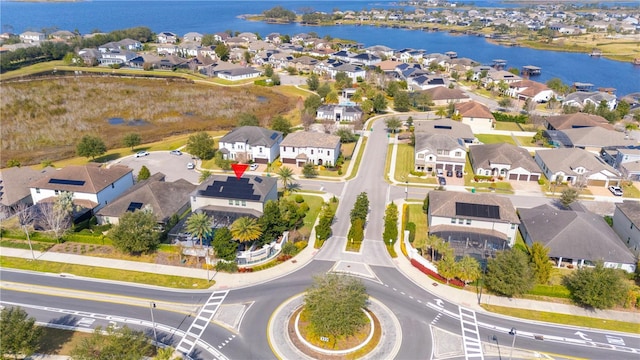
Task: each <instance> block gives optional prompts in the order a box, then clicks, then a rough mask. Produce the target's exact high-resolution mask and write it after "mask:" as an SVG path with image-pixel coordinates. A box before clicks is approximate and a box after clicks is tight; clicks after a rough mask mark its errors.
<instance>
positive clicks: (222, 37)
mask: <svg viewBox="0 0 640 360" xmlns="http://www.w3.org/2000/svg"><path fill="white" fill-rule="evenodd" d="M230 37H231V35H229V34H228V33H226V32H217V33H215V34H213V40H215V41H219V42H221V43H225V44H226V42H227V39H229V38H230Z"/></svg>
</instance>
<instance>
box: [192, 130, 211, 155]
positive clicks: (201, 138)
mask: <svg viewBox="0 0 640 360" xmlns="http://www.w3.org/2000/svg"><path fill="white" fill-rule="evenodd" d="M214 144H215V143H214V141H213V138H212V137H211V135H209V134H208V133H206V132H205V131H201V132H199V133H197V134H193V135H191V136H189V139H188V140H187V152H188V153H189V154H191V155H194V156H197V157H198V158H200V159H203V160H209V159H211V158H212V157H213V155H214V149H213V146H214Z"/></svg>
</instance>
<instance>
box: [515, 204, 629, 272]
mask: <svg viewBox="0 0 640 360" xmlns="http://www.w3.org/2000/svg"><path fill="white" fill-rule="evenodd" d="M518 213H519V215H520V222H521V224H520V232H521V233H522V237H523V239H524V241H525V242H526V243H527V245H529V246H531V245H532V244H533V243H534V242H539V243H541V244H542V245H544V246H545V247H547V248H548V249H549V257H550V258H551V259H553V260H555V261H556V263H557V265H558V267H561V266H562V265H563V264H567V263H568V264H571V265H572V266H576V267H582V266H584V265H587V266H592V265H594V263H595V262H596V261H603V262H604V266H605V267H608V268H617V269H623V270H625V271H627V272H634V271H635V268H636V258H635V256H634V255H633V254H632V253H631V251H630V250H629V249H628V248H627V247H626V246H625V244H624V243H623V242H622V240H620V238H619V237H618V235H616V233H615V232H614V230H613V229H612V228H611V227H610V226H609V225H608V224H607V223H606V221H604V218H603V217H602V216H600V215H598V214H595V213H593V212H591V211H589V210H587V209H586V208H584V207H583V206H582V205H581V204H580V203H573V204H571V209H569V210H560V209H557V208H555V207H553V206H551V205H548V204H544V205H540V206H537V207H534V208H531V209H524V208H523V209H518Z"/></svg>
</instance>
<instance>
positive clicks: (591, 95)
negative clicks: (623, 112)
mask: <svg viewBox="0 0 640 360" xmlns="http://www.w3.org/2000/svg"><path fill="white" fill-rule="evenodd" d="M601 103H604V104H606V106H607V109H609V110H610V111H613V110H615V108H616V106H617V104H618V100H617V97H616V96H615V95H613V94H609V93H606V92H600V91H590V92H584V91H576V92H572V93H571V94H569V95H567V96H566V97H565V98H564V100H563V101H562V106H572V107H576V108H578V109H580V110H582V109H584V107H585V105H587V104H592V105H594V106H595V107H596V108H597V107H598V106H600V104H601Z"/></svg>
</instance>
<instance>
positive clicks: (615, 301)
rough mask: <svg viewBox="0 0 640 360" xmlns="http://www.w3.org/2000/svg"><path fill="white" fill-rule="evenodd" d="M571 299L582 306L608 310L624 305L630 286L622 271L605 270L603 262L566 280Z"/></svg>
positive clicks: (576, 272)
mask: <svg viewBox="0 0 640 360" xmlns="http://www.w3.org/2000/svg"><path fill="white" fill-rule="evenodd" d="M565 283H566V285H567V288H569V291H570V292H571V297H572V298H573V300H574V301H575V302H577V303H578V304H580V305H583V306H588V307H593V308H596V309H608V308H612V307H614V306H616V305H619V304H622V303H623V302H624V300H625V297H626V295H627V289H628V285H627V283H626V280H625V278H624V275H623V274H622V271H621V270H617V269H612V268H605V267H604V265H603V264H602V262H597V263H596V266H595V267H593V268H591V267H583V268H581V269H578V270H576V271H575V272H573V273H572V274H571V275H569V276H568V277H567V278H566V279H565Z"/></svg>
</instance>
